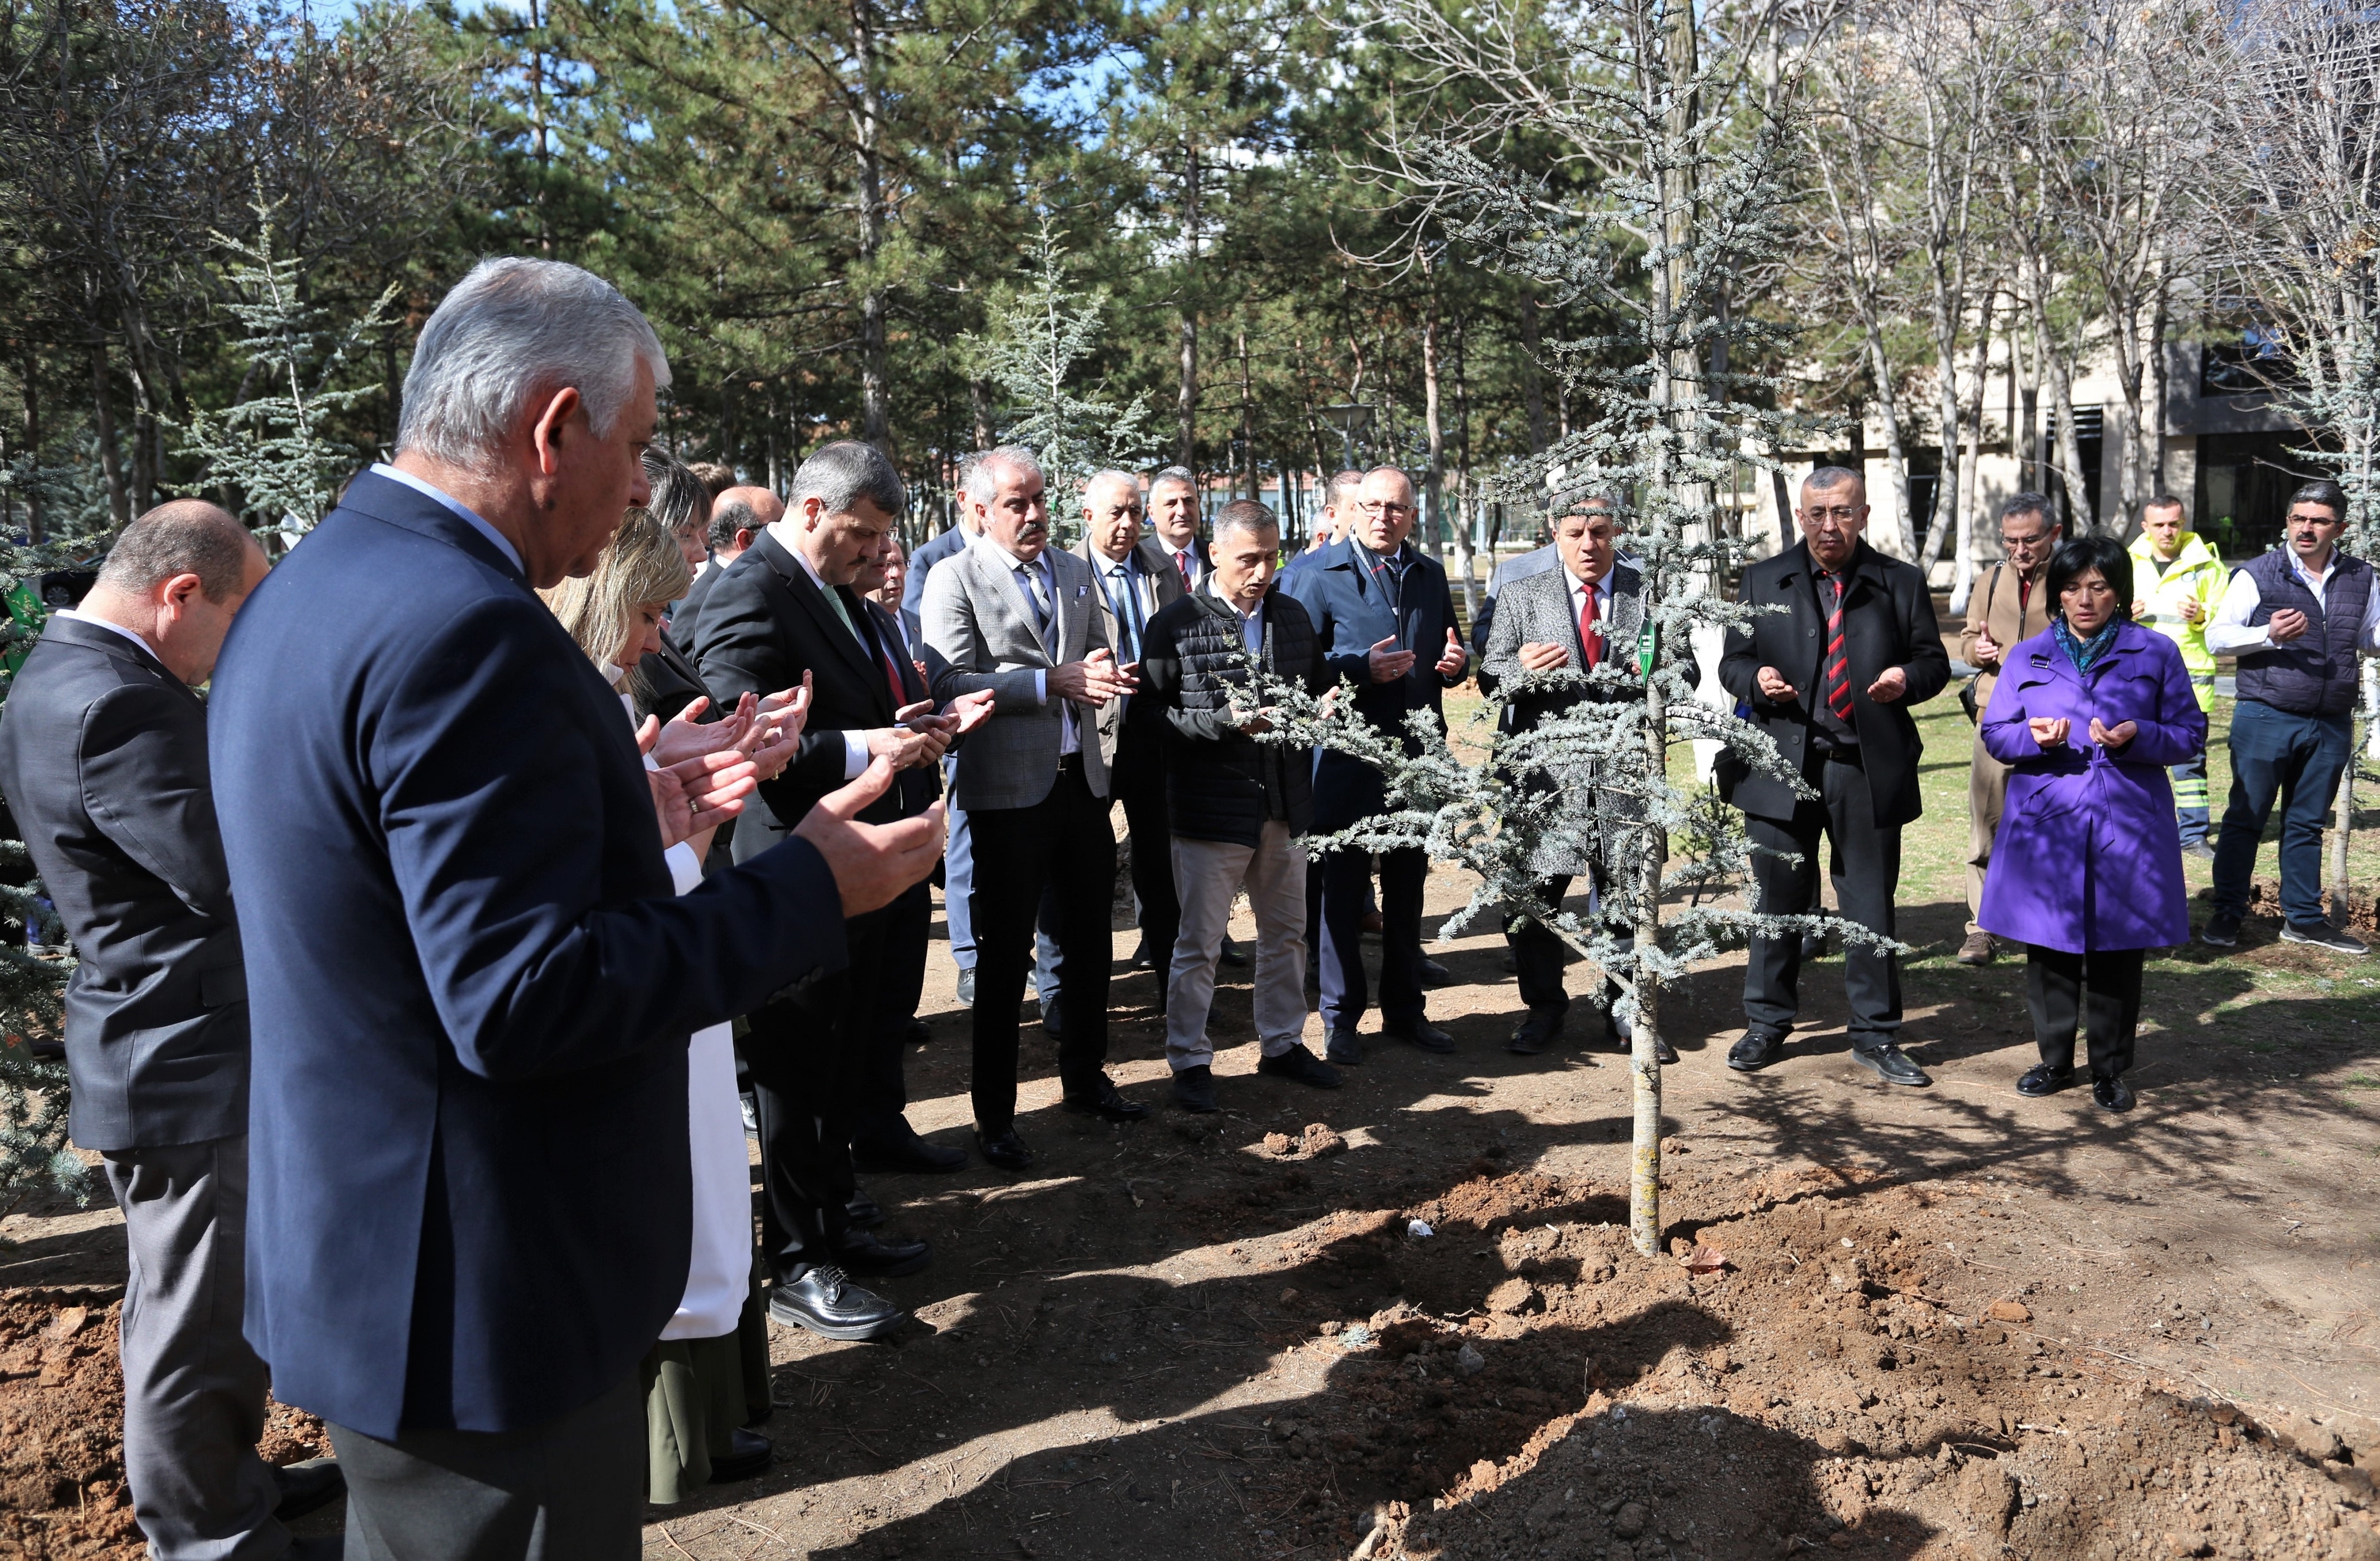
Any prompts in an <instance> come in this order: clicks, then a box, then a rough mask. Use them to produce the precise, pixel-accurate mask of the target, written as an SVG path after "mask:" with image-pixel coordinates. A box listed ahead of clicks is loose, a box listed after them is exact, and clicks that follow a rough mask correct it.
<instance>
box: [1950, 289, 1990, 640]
mask: <svg viewBox="0 0 2380 1561" xmlns="http://www.w3.org/2000/svg"><path fill="white" fill-rule="evenodd" d="M1998 301H1999V292H1998V289H1997V288H1985V291H1984V303H1983V308H1982V309H1980V310H1978V311H1977V313H1976V316H1975V399H1974V410H1973V413H1972V414H1970V416H1969V417H1968V426H1969V428H1970V430H1972V431H1971V432H1970V434H1969V437H1968V442H1967V460H1966V470H1967V498H1966V502H1964V503H1962V504H1961V505H1960V506H1959V563H1958V573H1957V575H1955V576H1954V577H1953V579H1952V581H1951V585H1950V612H1951V615H1952V616H1953V617H1957V616H1961V615H1963V614H1964V613H1965V612H1966V611H1967V597H1968V594H1969V593H1970V592H1972V591H1973V589H1974V588H1975V549H1976V546H1977V542H1978V539H1979V538H1981V536H1982V535H1983V522H1982V516H1983V508H1984V480H1983V479H1984V465H1983V463H1984V380H1985V369H1988V368H1989V367H1990V365H1991V360H1992V306H1993V305H1994V304H1995V303H1997V302H1998Z"/></svg>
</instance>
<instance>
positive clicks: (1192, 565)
mask: <svg viewBox="0 0 2380 1561" xmlns="http://www.w3.org/2000/svg"><path fill="white" fill-rule="evenodd" d="M1157 546H1158V549H1159V551H1161V552H1163V553H1164V554H1165V561H1166V563H1169V564H1171V565H1172V567H1173V570H1174V572H1175V573H1176V574H1180V573H1181V572H1182V570H1183V569H1184V568H1185V567H1186V568H1187V569H1188V570H1189V572H1190V573H1189V575H1188V576H1187V578H1186V581H1185V583H1186V584H1187V585H1188V586H1189V587H1191V588H1192V589H1193V590H1196V588H1197V587H1198V586H1199V584H1200V583H1201V582H1203V581H1204V580H1205V579H1206V578H1207V569H1206V566H1205V565H1204V564H1202V563H1199V562H1198V544H1197V543H1196V541H1193V542H1192V543H1191V544H1190V546H1188V547H1186V548H1177V547H1175V546H1174V545H1173V544H1172V543H1171V542H1169V541H1167V540H1165V538H1162V537H1160V538H1158V539H1157Z"/></svg>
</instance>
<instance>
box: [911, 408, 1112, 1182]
mask: <svg viewBox="0 0 2380 1561" xmlns="http://www.w3.org/2000/svg"><path fill="white" fill-rule="evenodd" d="M1042 487H1043V484H1042V477H1041V467H1040V466H1039V464H1038V462H1036V461H1035V460H1034V458H1033V453H1032V452H1031V451H1030V450H1026V449H1025V448H1023V447H1022V446H1017V445H1010V446H1005V447H1003V448H1002V449H998V450H994V451H991V452H990V453H989V454H985V455H983V456H982V457H981V458H980V459H978V460H977V462H976V464H975V465H974V466H973V467H972V468H971V469H970V470H969V472H968V474H967V488H966V498H967V506H968V508H969V509H971V510H973V511H974V512H975V513H976V514H977V519H978V520H979V521H980V523H981V525H982V529H983V534H982V535H981V536H980V537H979V538H977V540H976V542H975V544H974V545H973V546H971V547H969V548H968V549H967V550H966V551H964V552H962V553H959V554H958V555H956V556H955V557H953V558H952V559H950V560H948V561H946V562H945V563H943V564H942V565H941V567H940V568H938V569H936V570H935V571H934V574H933V577H932V578H931V579H930V580H929V581H928V582H927V585H926V609H925V620H926V643H927V644H929V645H930V646H932V647H933V648H934V649H935V651H936V652H937V653H938V654H940V655H941V657H942V659H944V660H945V661H946V662H948V663H949V664H948V665H947V666H945V667H943V668H941V669H940V671H939V672H937V674H936V676H935V679H934V697H935V698H936V699H937V700H941V701H943V702H948V701H950V700H952V699H954V698H957V697H959V696H964V695H967V694H972V693H976V692H977V691H978V690H983V689H989V690H990V691H991V694H992V714H991V719H990V720H987V721H985V722H984V724H983V726H982V728H981V730H979V731H978V732H976V733H975V734H974V735H973V736H972V737H971V738H969V739H968V741H967V744H966V746H965V747H964V748H963V749H961V750H959V753H958V764H957V768H956V776H955V780H954V782H953V791H954V792H955V793H956V800H957V802H958V804H959V805H961V806H963V807H965V809H966V810H967V817H968V821H969V825H970V827H971V828H972V829H973V830H974V833H975V865H976V869H977V871H976V876H975V882H974V885H973V889H972V891H971V893H972V903H971V906H970V909H971V911H972V912H973V915H974V921H975V933H976V941H977V956H978V957H977V989H976V999H975V1057H974V1063H973V1076H972V1079H971V1085H972V1090H973V1094H974V1097H975V1121H976V1140H977V1146H978V1147H979V1148H980V1149H981V1150H982V1151H983V1157H984V1158H985V1159H987V1160H989V1161H990V1162H991V1163H992V1164H993V1165H996V1166H998V1167H1000V1168H1002V1169H1003V1170H1023V1169H1025V1168H1027V1167H1029V1166H1031V1165H1032V1164H1033V1152H1032V1150H1030V1149H1028V1148H1026V1144H1025V1141H1024V1140H1023V1139H1022V1138H1020V1137H1018V1136H1017V1132H1016V1122H1015V1118H1016V1031H1017V1018H1018V1012H1019V1010H1020V1009H1021V1008H1022V1007H1023V1004H1024V1000H1025V973H1026V968H1027V967H1028V966H1029V965H1030V964H1031V963H1032V958H1033V952H1032V950H1033V922H1034V916H1035V914H1036V912H1037V911H1038V909H1039V906H1040V903H1041V892H1042V889H1044V888H1045V887H1050V888H1054V889H1055V890H1056V892H1057V898H1058V905H1059V943H1060V947H1061V948H1062V950H1064V951H1065V952H1066V954H1067V955H1068V956H1069V958H1070V960H1071V964H1070V967H1069V969H1068V972H1067V975H1066V984H1065V1008H1064V1026H1063V1029H1062V1033H1061V1034H1060V1036H1059V1041H1058V1071H1059V1076H1060V1079H1061V1081H1062V1083H1063V1084H1064V1086H1065V1101H1064V1105H1065V1108H1066V1109H1067V1110H1069V1111H1073V1112H1075V1113H1078V1114H1081V1115H1085V1116H1096V1117H1099V1118H1101V1119H1105V1120H1108V1121H1114V1122H1123V1121H1136V1120H1138V1119H1141V1118H1143V1117H1146V1116H1147V1115H1148V1107H1146V1106H1141V1105H1137V1104H1135V1103H1134V1102H1132V1101H1129V1100H1126V1099H1125V1098H1124V1097H1123V1095H1119V1094H1117V1093H1116V1088H1115V1085H1114V1084H1113V1083H1111V1082H1110V1081H1109V1079H1108V1076H1107V1072H1106V1067H1105V1065H1106V1061H1107V1047H1108V1011H1107V1010H1108V976H1109V974H1110V970H1111V966H1112V964H1113V962H1114V958H1115V956H1114V938H1113V934H1112V933H1111V931H1110V928H1109V925H1108V922H1109V904H1110V902H1111V897H1112V889H1113V885H1114V882H1115V835H1114V832H1113V830H1112V829H1111V827H1110V825H1109V823H1108V768H1107V763H1106V761H1105V759H1104V757H1103V756H1101V754H1100V752H1099V732H1098V731H1097V729H1096V727H1095V726H1094V725H1093V724H1092V723H1093V722H1094V721H1095V720H1097V718H1098V711H1099V708H1100V707H1102V706H1104V705H1106V704H1107V703H1108V702H1109V701H1111V700H1112V699H1114V698H1115V697H1116V696H1119V695H1123V694H1129V693H1131V692H1132V691H1133V689H1134V686H1135V683H1134V678H1133V675H1132V670H1131V669H1130V668H1128V667H1120V666H1118V665H1117V663H1116V659H1115V652H1114V649H1113V647H1111V646H1110V645H1109V643H1108V637H1107V629H1106V626H1105V623H1103V621H1102V617H1101V614H1100V612H1099V601H1098V596H1097V593H1098V588H1099V587H1098V585H1097V583H1096V581H1095V580H1094V579H1093V577H1092V575H1091V569H1090V565H1088V564H1087V563H1084V562H1083V561H1082V560H1081V559H1080V558H1077V557H1076V556H1075V555H1074V554H1073V553H1070V552H1066V551H1062V550H1060V549H1056V548H1052V547H1050V514H1049V510H1048V508H1047V506H1046V505H1045V503H1044V502H1043V498H1042Z"/></svg>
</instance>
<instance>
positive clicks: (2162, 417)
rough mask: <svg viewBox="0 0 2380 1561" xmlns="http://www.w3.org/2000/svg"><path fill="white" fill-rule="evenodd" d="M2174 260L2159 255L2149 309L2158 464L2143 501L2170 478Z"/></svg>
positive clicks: (2150, 370)
mask: <svg viewBox="0 0 2380 1561" xmlns="http://www.w3.org/2000/svg"><path fill="white" fill-rule="evenodd" d="M2172 303H2173V263H2172V260H2171V258H2170V257H2169V256H2167V255H2165V254H2162V253H2160V254H2159V255H2158V257H2157V272H2156V307H2155V309H2152V310H2151V311H2150V313H2149V372H2150V375H2151V377H2152V379H2153V381H2154V382H2155V391H2156V445H2155V450H2156V466H2155V468H2154V470H2153V472H2152V474H2151V476H2150V478H2149V484H2148V492H2147V493H2146V494H2144V495H2143V502H2146V500H2147V499H2151V498H2155V496H2157V495H2158V494H2160V493H2163V492H2165V491H2166V484H2167V483H2168V481H2169V480H2170V479H2169V478H2168V477H2167V476H2166V474H2165V458H2166V444H2167V442H2168V439H2169V437H2170V432H2169V430H2170V429H2171V422H2170V420H2169V418H2168V412H2169V409H2170V408H2171V407H2172V405H2173V386H2172V383H2171V381H2172V369H2171V366H2170V365H2168V363H2167V362H2166V338H2167V337H2168V335H2169V334H2170V333H2172V329H2173V319H2172V309H2171V306H2172Z"/></svg>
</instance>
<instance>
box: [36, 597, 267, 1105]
mask: <svg viewBox="0 0 2380 1561" xmlns="http://www.w3.org/2000/svg"><path fill="white" fill-rule="evenodd" d="M0 793H5V794H6V797H7V799H8V805H9V806H10V807H11V808H12V809H14V810H15V812H16V816H17V821H18V824H19V825H20V826H21V827H22V828H23V829H24V831H25V841H26V845H27V847H28V848H29V849H30V851H31V853H32V856H33V865H35V866H36V867H38V868H40V869H41V873H42V881H43V882H44V883H46V884H47V885H48V886H49V890H50V897H51V899H52V901H53V902H55V904H56V905H57V908H58V914H59V916H60V918H61V919H63V920H64V921H65V923H66V926H67V932H68V933H69V934H70V935H72V937H73V938H74V945H75V952H76V954H77V955H78V956H79V959H80V961H81V962H80V963H79V964H78V965H77V966H76V967H75V973H74V975H73V977H72V978H71V979H70V980H69V982H68V983H67V1000H66V1010H67V1022H66V1043H67V1071H68V1073H69V1074H70V1075H71V1076H72V1078H73V1083H74V1102H73V1106H72V1108H71V1111H70V1117H69V1122H68V1128H69V1131H71V1132H72V1133H73V1135H74V1141H75V1143H77V1144H79V1145H81V1146H82V1147H83V1148H85V1149H98V1150H115V1149H137V1148H159V1147H163V1146H164V1145H168V1144H199V1143H203V1142H205V1141H207V1140H209V1139H215V1138H228V1137H231V1136H232V1135H234V1134H237V1133H244V1132H246V1131H248V1056H249V1053H248V984H247V980H246V978H245V975H244V974H243V972H242V968H241V964H240V950H239V927H238V925H237V922H236V921H235V920H234V919H233V916H232V903H231V879H230V875H229V874H228V872H227V871H226V870H225V866H224V849H223V837H222V835H221V834H220V833H219V832H218V831H217V829H216V827H215V805H214V792H213V788H212V780H211V777H210V775H209V772H208V768H207V710H206V707H205V705H203V704H201V703H200V700H199V696H197V695H196V694H194V693H192V692H191V691H190V690H189V689H188V688H187V687H185V686H184V685H183V684H182V682H181V680H180V679H178V678H176V677H175V676H174V675H173V674H172V673H171V672H167V671H166V670H165V669H164V666H163V665H162V664H161V663H159V662H158V660H157V659H156V658H154V657H153V656H151V655H150V654H149V653H148V652H147V651H146V650H144V649H143V648H141V647H140V646H137V645H135V644H133V643H132V642H131V641H130V640H128V639H127V638H125V637H124V636H123V635H119V634H116V633H115V632H114V631H113V630H110V629H105V628H103V627H101V626H100V625H98V624H96V623H82V622H79V621H78V620H75V619H72V618H55V619H52V620H51V622H50V625H49V627H48V628H47V630H45V631H44V632H43V634H42V639H41V643H40V644H38V645H36V646H34V647H33V649H32V653H31V654H30V656H28V657H27V658H26V659H25V665H24V668H23V670H22V671H20V672H18V674H17V681H16V685H15V687H14V688H13V689H11V690H10V692H9V695H8V704H7V707H6V718H5V719H0Z"/></svg>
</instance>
